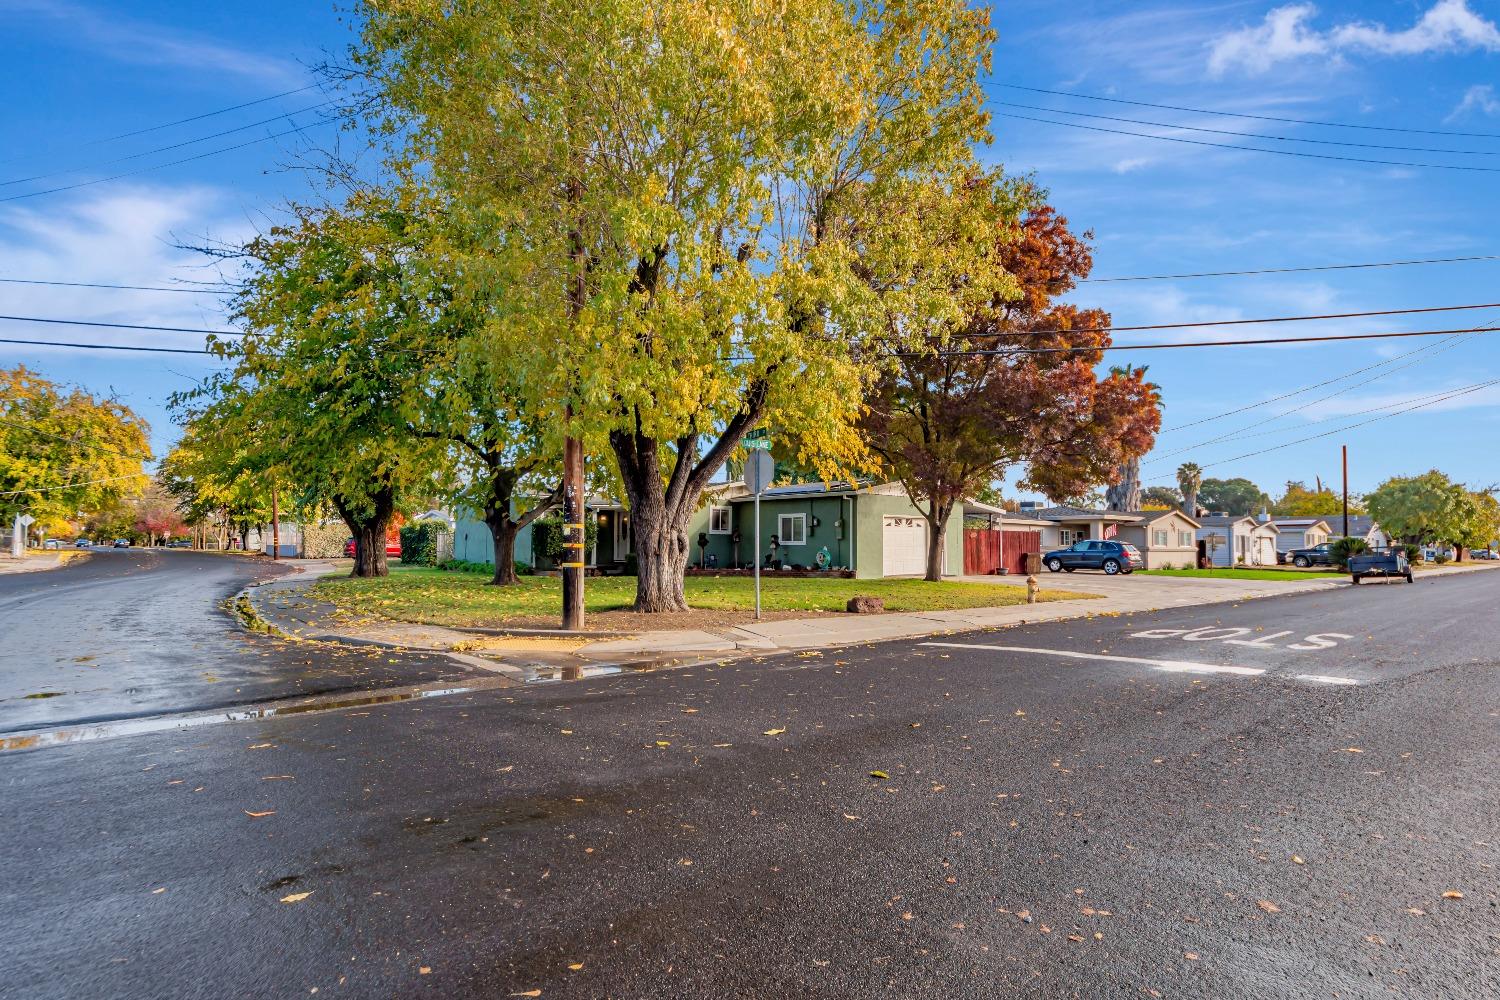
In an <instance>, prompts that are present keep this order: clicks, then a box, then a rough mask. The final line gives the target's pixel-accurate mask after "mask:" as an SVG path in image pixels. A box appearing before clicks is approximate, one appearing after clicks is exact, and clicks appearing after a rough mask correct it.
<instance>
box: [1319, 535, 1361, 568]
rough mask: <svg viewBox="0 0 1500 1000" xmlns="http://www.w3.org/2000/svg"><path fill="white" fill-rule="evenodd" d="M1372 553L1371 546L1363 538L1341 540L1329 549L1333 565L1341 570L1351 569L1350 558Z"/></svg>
mask: <svg viewBox="0 0 1500 1000" xmlns="http://www.w3.org/2000/svg"><path fill="white" fill-rule="evenodd" d="M1368 551H1370V544H1369V543H1368V542H1366V541H1365V540H1364V539H1363V538H1340V539H1339V540H1338V541H1336V542H1334V543H1333V544H1332V545H1331V546H1329V548H1328V554H1329V556H1331V557H1332V558H1333V564H1334V565H1335V566H1337V567H1338V568H1339V569H1341V570H1345V569H1348V568H1349V557H1350V556H1357V555H1359V554H1360V553H1361V552H1368Z"/></svg>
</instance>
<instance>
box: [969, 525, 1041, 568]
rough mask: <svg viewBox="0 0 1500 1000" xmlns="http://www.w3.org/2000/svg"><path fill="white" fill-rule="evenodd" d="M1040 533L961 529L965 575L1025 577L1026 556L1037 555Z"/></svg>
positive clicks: (1039, 545)
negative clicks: (1004, 573) (1002, 571)
mask: <svg viewBox="0 0 1500 1000" xmlns="http://www.w3.org/2000/svg"><path fill="white" fill-rule="evenodd" d="M1041 551H1042V533H1041V532H1040V531H1002V530H1000V529H997V528H965V529H964V574H965V575H966V576H984V575H986V574H989V573H994V572H997V571H998V570H1000V569H1002V568H1003V569H1004V570H1006V572H1009V573H1024V572H1026V566H1025V563H1024V561H1023V560H1024V557H1025V555H1026V553H1028V552H1035V553H1038V554H1040V553H1041Z"/></svg>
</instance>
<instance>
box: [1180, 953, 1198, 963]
mask: <svg viewBox="0 0 1500 1000" xmlns="http://www.w3.org/2000/svg"><path fill="white" fill-rule="evenodd" d="M1182 957H1183V958H1185V959H1187V960H1188V961H1189V962H1196V961H1198V953H1197V952H1196V951H1185V952H1183V953H1182Z"/></svg>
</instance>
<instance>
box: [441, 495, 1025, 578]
mask: <svg viewBox="0 0 1500 1000" xmlns="http://www.w3.org/2000/svg"><path fill="white" fill-rule="evenodd" d="M980 506H981V507H982V506H984V505H980ZM988 510H994V511H997V512H998V514H999V515H1003V516H1006V517H1010V518H1015V517H1016V515H1005V512H1003V511H999V510H998V508H989V509H988ZM986 512H987V511H979V513H986ZM966 513H968V507H967V505H965V507H964V508H963V509H960V510H955V511H954V512H953V516H952V517H951V518H950V519H949V522H948V528H947V532H946V533H945V535H944V537H943V554H942V560H943V573H944V574H945V575H948V576H956V575H958V574H960V573H962V572H963V571H964V549H963V530H964V517H965V514H966ZM585 516H586V517H589V518H592V519H594V521H595V522H596V523H597V525H598V539H597V542H596V544H595V546H594V548H592V549H589V550H587V551H586V552H585V561H586V562H587V564H588V566H589V567H590V568H593V569H597V570H599V571H600V572H605V573H628V572H634V566H633V557H634V554H635V542H634V536H633V532H632V531H631V524H630V511H629V510H628V509H627V508H626V507H625V505H624V504H622V503H620V502H618V501H615V500H612V499H609V498H607V497H591V498H589V500H588V502H587V504H586V505H585ZM1023 520H1025V522H1026V524H1028V525H1031V526H1033V527H1035V528H1040V527H1041V525H1040V524H1039V523H1038V522H1037V521H1036V520H1035V519H1032V518H1024V519H1023ZM687 536H688V545H689V558H688V565H689V566H691V567H699V568H705V569H708V568H713V569H748V568H750V567H751V566H753V565H754V561H755V560H756V559H759V560H760V563H761V566H762V568H768V567H769V566H770V565H772V564H773V563H774V564H775V565H777V566H780V567H786V568H795V567H802V568H805V569H817V568H820V567H822V568H828V569H847V570H852V571H853V573H854V575H855V576H856V577H858V578H860V579H879V578H882V577H896V576H921V575H923V574H924V573H925V572H926V570H927V521H926V519H925V518H923V516H922V511H921V510H919V509H918V508H917V507H916V505H914V504H913V503H912V502H911V499H910V498H909V497H908V496H907V495H906V490H905V489H904V488H903V487H902V486H901V484H900V483H875V484H849V483H833V484H825V483H797V484H792V485H787V486H775V487H772V488H771V489H768V490H766V491H765V492H764V493H762V494H761V498H760V548H759V551H758V552H757V550H756V547H755V498H754V497H753V496H751V495H750V491H749V490H748V489H747V488H746V487H745V484H744V483H741V482H732V483H716V484H714V486H713V487H711V488H710V489H709V491H708V494H707V496H706V497H705V500H704V503H703V506H702V507H700V508H699V510H698V511H697V513H695V514H694V515H693V518H692V520H691V521H690V522H689V523H688V529H687ZM454 554H455V556H456V557H457V558H459V559H465V560H468V561H471V562H493V561H494V543H493V542H492V541H491V538H490V531H489V528H488V527H487V526H486V525H485V524H484V522H483V521H481V520H479V519H477V518H476V517H475V516H474V515H473V514H472V513H471V512H461V513H460V515H459V517H458V523H457V526H456V528H455V531H454ZM820 557H821V563H820ZM516 561H517V562H522V563H527V564H530V565H533V566H535V567H536V568H537V569H539V570H550V569H553V568H555V567H553V566H552V565H551V563H550V561H549V560H548V559H547V558H546V557H544V556H542V555H541V554H540V553H537V552H536V551H535V547H534V545H533V540H532V532H531V530H530V529H527V530H523V531H522V532H521V533H520V534H519V535H518V536H517V538H516ZM768 571H774V570H768Z"/></svg>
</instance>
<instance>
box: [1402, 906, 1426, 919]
mask: <svg viewBox="0 0 1500 1000" xmlns="http://www.w3.org/2000/svg"><path fill="white" fill-rule="evenodd" d="M1406 912H1407V913H1410V914H1411V915H1412V916H1414V917H1425V916H1427V911H1426V910H1419V909H1417V908H1416V907H1415V906H1408V907H1407V908H1406Z"/></svg>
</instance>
